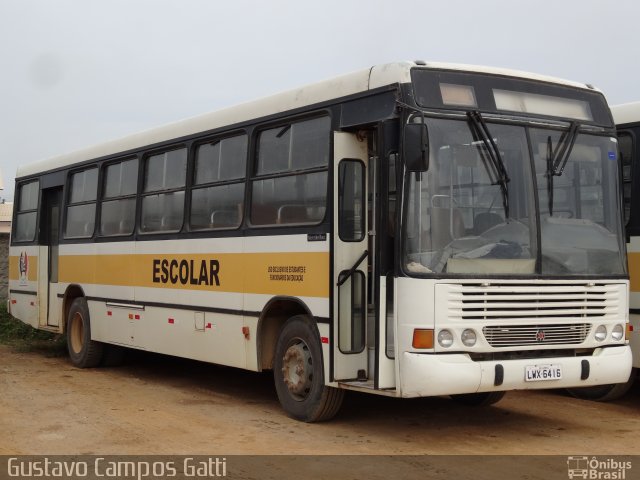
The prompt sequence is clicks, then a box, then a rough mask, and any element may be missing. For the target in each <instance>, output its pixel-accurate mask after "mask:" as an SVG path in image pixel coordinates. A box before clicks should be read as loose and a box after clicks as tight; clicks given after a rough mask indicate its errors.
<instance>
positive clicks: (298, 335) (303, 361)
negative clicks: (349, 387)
mask: <svg viewBox="0 0 640 480" xmlns="http://www.w3.org/2000/svg"><path fill="white" fill-rule="evenodd" d="M273 377H274V381H275V385H276V392H277V394H278V400H280V404H281V405H282V408H284V410H285V411H286V412H287V413H288V414H289V415H290V416H291V417H293V418H295V419H297V420H302V421H303V422H322V421H325V420H329V419H331V418H333V417H334V416H335V414H336V413H338V410H339V409H340V406H341V405H342V400H343V398H344V390H340V389H337V388H332V387H328V386H326V385H325V384H324V363H323V361H322V347H321V343H320V334H319V333H318V329H317V327H316V325H315V324H314V323H313V322H312V321H311V320H310V319H309V318H308V317H306V316H305V315H296V316H295V317H291V318H290V319H289V320H287V323H285V324H284V326H283V327H282V330H280V335H279V336H278V341H277V343H276V351H275V358H274V361H273Z"/></svg>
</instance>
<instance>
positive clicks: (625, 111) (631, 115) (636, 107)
mask: <svg viewBox="0 0 640 480" xmlns="http://www.w3.org/2000/svg"><path fill="white" fill-rule="evenodd" d="M611 113H612V114H613V121H614V122H615V124H616V125H624V124H626V123H636V122H640V102H631V103H623V104H621V105H613V106H612V107H611Z"/></svg>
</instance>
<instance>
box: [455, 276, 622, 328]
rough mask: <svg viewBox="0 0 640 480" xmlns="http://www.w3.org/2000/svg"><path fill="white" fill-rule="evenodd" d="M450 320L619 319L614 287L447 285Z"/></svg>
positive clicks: (618, 297) (575, 285) (617, 300)
mask: <svg viewBox="0 0 640 480" xmlns="http://www.w3.org/2000/svg"><path fill="white" fill-rule="evenodd" d="M447 288H448V292H447V293H448V295H447V297H448V302H447V303H448V305H447V309H448V312H447V316H448V317H449V318H450V319H452V320H498V321H499V320H503V321H504V320H505V319H518V320H526V319H558V320H561V319H563V318H589V319H601V320H604V319H605V318H606V317H611V316H617V315H619V311H618V310H619V305H620V304H621V301H620V300H621V297H620V295H621V288H620V286H619V285H617V284H599V285H593V284H585V283H580V284H551V285H549V284H492V285H478V284H464V285H459V284H458V285H455V284H449V285H447Z"/></svg>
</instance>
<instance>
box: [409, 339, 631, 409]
mask: <svg viewBox="0 0 640 480" xmlns="http://www.w3.org/2000/svg"><path fill="white" fill-rule="evenodd" d="M401 362H402V365H401V367H400V372H401V374H400V376H401V378H400V388H401V396H402V397H430V396H436V395H455V394H460V393H476V392H493V391H503V390H525V389H545V388H569V387H591V386H594V385H603V384H610V383H624V382H626V381H627V380H628V379H629V375H630V374H631V362H632V359H631V349H630V347H629V346H628V345H620V346H612V347H606V348H598V349H596V350H595V351H594V353H593V355H590V356H582V357H556V358H538V359H535V358H534V359H524V360H522V359H518V360H498V361H479V362H476V361H473V360H471V358H470V357H469V355H466V354H464V353H460V354H437V355H434V354H422V353H411V352H404V353H403V355H402V359H401ZM585 362H586V363H587V364H588V365H586V366H585ZM543 365H554V366H559V367H560V368H561V371H562V378H560V379H555V380H538V381H526V380H525V372H526V371H527V367H531V366H543ZM585 376H586V378H581V377H585Z"/></svg>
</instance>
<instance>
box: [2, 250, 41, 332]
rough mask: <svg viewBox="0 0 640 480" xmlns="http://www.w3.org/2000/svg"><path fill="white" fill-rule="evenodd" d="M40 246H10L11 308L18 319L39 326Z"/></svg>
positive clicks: (35, 326) (12, 313)
mask: <svg viewBox="0 0 640 480" xmlns="http://www.w3.org/2000/svg"><path fill="white" fill-rule="evenodd" d="M37 293H38V247H37V246H19V247H15V246H14V247H10V248H9V298H8V300H9V308H10V311H11V315H13V316H14V317H15V318H17V319H18V320H20V321H22V322H24V323H27V324H29V325H31V326H32V327H34V328H38V325H39V321H38V305H39V297H38V294H37Z"/></svg>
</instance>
